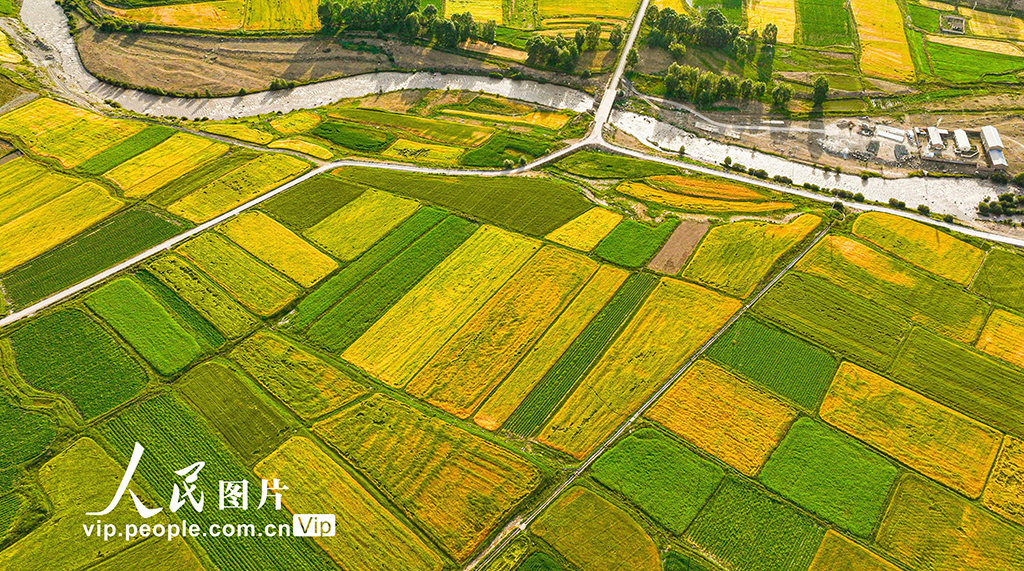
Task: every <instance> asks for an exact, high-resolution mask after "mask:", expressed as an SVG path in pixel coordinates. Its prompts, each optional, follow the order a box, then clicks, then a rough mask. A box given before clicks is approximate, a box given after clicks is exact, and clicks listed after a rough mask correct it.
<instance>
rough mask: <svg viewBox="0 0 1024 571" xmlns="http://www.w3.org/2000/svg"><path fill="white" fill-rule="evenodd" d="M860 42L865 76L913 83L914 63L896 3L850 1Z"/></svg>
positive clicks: (867, 0) (870, 0) (887, 1)
mask: <svg viewBox="0 0 1024 571" xmlns="http://www.w3.org/2000/svg"><path fill="white" fill-rule="evenodd" d="M850 11H851V12H852V13H853V18H854V21H855V22H856V24H857V35H858V36H859V38H860V50H861V53H860V68H861V70H862V71H863V72H864V74H865V75H868V76H870V77H880V78H882V79H891V80H893V81H912V80H913V79H914V62H913V60H911V57H910V48H909V46H908V45H907V34H906V33H905V32H904V29H903V12H902V11H901V10H900V7H899V5H898V4H897V3H896V1H895V0H881V1H878V0H850Z"/></svg>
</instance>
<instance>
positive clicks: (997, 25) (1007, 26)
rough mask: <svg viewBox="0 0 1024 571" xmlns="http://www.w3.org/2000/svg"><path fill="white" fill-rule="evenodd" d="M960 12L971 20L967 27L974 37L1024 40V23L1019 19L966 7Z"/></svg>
mask: <svg viewBox="0 0 1024 571" xmlns="http://www.w3.org/2000/svg"><path fill="white" fill-rule="evenodd" d="M959 12H960V14H963V15H964V16H966V17H967V18H968V19H969V23H968V24H967V27H968V29H970V31H971V33H972V34H974V35H977V36H991V37H994V38H1003V39H1007V40H1024V21H1021V19H1020V18H1019V17H1014V16H1008V15H1005V14H993V13H992V12H983V11H981V10H972V9H970V8H967V7H966V6H965V7H962V8H960V10H959Z"/></svg>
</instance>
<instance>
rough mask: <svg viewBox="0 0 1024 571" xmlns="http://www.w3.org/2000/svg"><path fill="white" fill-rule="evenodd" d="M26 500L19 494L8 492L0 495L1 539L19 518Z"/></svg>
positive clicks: (0, 539)
mask: <svg viewBox="0 0 1024 571" xmlns="http://www.w3.org/2000/svg"><path fill="white" fill-rule="evenodd" d="M23 503H24V502H23V501H22V499H21V496H20V495H18V494H6V495H2V496H0V541H2V540H3V538H4V536H5V535H7V531H8V530H10V529H11V526H13V525H14V524H15V520H17V519H18V512H19V511H20V510H21V506H22V504H23Z"/></svg>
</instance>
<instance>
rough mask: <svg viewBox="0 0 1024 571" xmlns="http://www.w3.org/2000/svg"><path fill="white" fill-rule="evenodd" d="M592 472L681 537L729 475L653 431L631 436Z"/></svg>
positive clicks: (649, 430) (603, 456) (601, 481)
mask: <svg viewBox="0 0 1024 571" xmlns="http://www.w3.org/2000/svg"><path fill="white" fill-rule="evenodd" d="M592 470H593V476H594V479H595V480H597V481H598V482H600V483H601V484H604V485H605V486H607V487H608V488H611V489H612V490H615V491H617V492H620V493H621V494H623V495H624V496H626V497H627V498H629V500H630V501H631V502H633V503H634V504H636V505H637V507H639V508H640V509H641V510H643V511H644V513H646V514H647V515H649V516H651V518H652V519H654V520H655V521H657V522H658V523H660V524H661V525H663V526H664V527H665V529H667V530H669V531H670V532H672V533H673V534H675V535H681V534H682V533H683V532H684V531H686V528H687V526H689V525H690V522H691V521H693V518H695V517H696V516H697V512H698V511H699V510H700V508H701V507H702V506H703V505H704V502H706V501H707V499H708V498H709V497H711V494H713V493H714V491H715V489H716V488H717V487H718V483H719V482H720V481H721V480H722V476H723V475H724V472H723V471H722V469H721V468H719V467H718V466H716V465H714V464H712V463H711V462H708V461H707V460H704V459H703V458H701V457H700V456H698V455H697V454H695V453H693V452H691V451H690V449H688V448H686V447H685V446H683V445H682V444H679V443H678V442H676V441H675V440H673V439H672V438H670V437H669V436H666V435H665V434H664V433H662V432H660V431H659V430H656V429H653V428H645V429H641V430H638V431H636V432H634V433H633V434H631V435H629V437H627V438H626V439H624V440H623V441H622V442H619V443H618V444H616V445H615V447H614V448H612V449H611V450H609V451H608V452H606V453H605V454H603V455H602V456H601V457H600V458H598V459H597V462H595V463H594V465H593V468H592Z"/></svg>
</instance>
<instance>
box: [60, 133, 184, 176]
mask: <svg viewBox="0 0 1024 571" xmlns="http://www.w3.org/2000/svg"><path fill="white" fill-rule="evenodd" d="M175 133H177V131H176V130H174V129H171V128H170V127H164V126H152V127H146V128H145V129H143V130H142V131H139V132H138V133H135V134H134V135H132V136H131V137H128V138H127V139H125V140H123V141H121V142H120V143H118V144H116V145H114V146H113V147H110V148H108V149H106V150H105V151H103V152H102V153H100V154H98V155H96V156H94V157H92V158H91V159H89V160H87V161H85V162H84V163H82V164H80V165H78V168H79V170H81V171H82V172H84V173H86V174H91V175H94V176H95V175H101V174H103V173H105V172H107V171H108V170H110V169H112V168H114V167H116V166H117V165H119V164H121V163H123V162H125V161H127V160H129V159H131V158H132V157H135V156H136V155H140V154H142V153H144V152H145V151H147V150H149V149H150V148H152V147H155V146H156V145H159V144H160V143H162V142H164V141H166V140H167V139H169V138H170V137H171V135H173V134H175Z"/></svg>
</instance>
